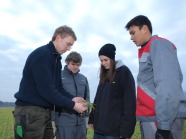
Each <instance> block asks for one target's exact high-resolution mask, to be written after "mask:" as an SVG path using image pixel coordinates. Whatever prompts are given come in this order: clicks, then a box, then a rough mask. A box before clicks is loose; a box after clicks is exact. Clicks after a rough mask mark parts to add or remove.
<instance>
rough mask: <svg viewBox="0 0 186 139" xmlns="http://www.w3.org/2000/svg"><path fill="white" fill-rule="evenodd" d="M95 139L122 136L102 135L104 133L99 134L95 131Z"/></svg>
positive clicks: (116, 138)
mask: <svg viewBox="0 0 186 139" xmlns="http://www.w3.org/2000/svg"><path fill="white" fill-rule="evenodd" d="M93 139H120V138H119V137H117V136H106V135H102V134H98V133H95V132H94V137H93Z"/></svg>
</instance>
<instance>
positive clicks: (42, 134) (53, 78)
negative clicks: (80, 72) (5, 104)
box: [14, 26, 87, 139]
mask: <svg viewBox="0 0 186 139" xmlns="http://www.w3.org/2000/svg"><path fill="white" fill-rule="evenodd" d="M76 39H77V38H76V35H75V33H74V31H73V30H72V29H71V28H70V27H68V26H60V27H59V28H57V29H56V30H55V32H54V35H53V37H52V41H50V42H49V43H48V44H46V45H44V46H41V47H39V48H37V49H36V50H34V51H33V52H32V53H31V54H30V55H29V56H28V58H27V60H26V64H25V67H24V69H23V77H22V79H21V82H20V87H19V91H18V92H17V93H16V94H15V98H16V99H17V100H16V102H15V103H16V107H15V110H14V118H15V138H16V139H18V138H19V136H20V135H18V134H17V128H18V127H20V126H21V128H22V130H23V134H22V135H21V136H23V138H24V139H52V138H53V136H54V135H53V130H52V125H51V116H50V111H51V109H52V108H53V107H54V105H55V106H57V107H61V108H66V109H68V110H75V111H77V112H79V113H82V112H84V111H86V110H87V106H85V105H84V104H82V103H78V102H82V101H85V100H84V99H83V98H80V97H74V96H72V95H70V94H69V93H68V92H66V91H65V90H64V88H63V86H62V83H61V68H62V65H61V54H63V53H65V52H66V51H69V50H70V49H71V46H72V45H73V44H74V42H75V41H76Z"/></svg>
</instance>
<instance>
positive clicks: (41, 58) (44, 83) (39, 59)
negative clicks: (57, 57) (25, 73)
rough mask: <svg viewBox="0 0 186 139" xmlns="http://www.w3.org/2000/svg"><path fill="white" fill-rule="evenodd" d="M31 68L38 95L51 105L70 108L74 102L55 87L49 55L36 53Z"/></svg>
mask: <svg viewBox="0 0 186 139" xmlns="http://www.w3.org/2000/svg"><path fill="white" fill-rule="evenodd" d="M31 68H32V69H31V70H32V74H33V77H34V80H35V83H36V86H37V89H38V92H39V95H40V96H41V97H42V98H43V99H45V100H46V101H48V102H49V103H51V104H53V105H56V106H58V107H64V108H67V109H69V110H72V109H73V107H74V105H75V103H74V102H73V101H72V100H70V99H68V98H67V97H65V96H63V95H62V94H61V93H60V92H59V91H58V90H57V89H56V87H55V82H54V79H53V72H52V69H53V68H54V65H53V64H52V58H51V55H50V54H46V53H42V54H38V55H37V56H36V57H34V58H33V59H32V61H31Z"/></svg>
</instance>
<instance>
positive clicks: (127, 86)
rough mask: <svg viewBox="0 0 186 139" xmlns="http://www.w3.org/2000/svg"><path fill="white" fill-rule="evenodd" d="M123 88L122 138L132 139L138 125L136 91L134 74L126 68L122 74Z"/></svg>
mask: <svg viewBox="0 0 186 139" xmlns="http://www.w3.org/2000/svg"><path fill="white" fill-rule="evenodd" d="M120 84H121V88H122V92H123V112H124V114H123V117H122V119H121V124H120V136H122V137H125V138H130V137H131V136H132V135H133V133H134V130H135V125H136V114H135V112H136V91H135V82H134V78H133V75H132V73H131V72H130V70H129V69H128V68H127V67H126V66H125V68H124V69H123V70H122V73H121V82H120Z"/></svg>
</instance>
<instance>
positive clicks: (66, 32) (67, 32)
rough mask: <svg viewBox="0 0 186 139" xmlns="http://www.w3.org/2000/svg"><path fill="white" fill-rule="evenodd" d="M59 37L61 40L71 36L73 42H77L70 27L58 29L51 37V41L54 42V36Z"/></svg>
mask: <svg viewBox="0 0 186 139" xmlns="http://www.w3.org/2000/svg"><path fill="white" fill-rule="evenodd" d="M58 34H59V35H60V36H61V37H62V38H64V37H66V36H71V37H72V38H73V39H74V40H75V41H76V40H77V37H76V34H75V32H74V31H73V30H72V28H71V27H68V26H66V25H64V26H60V27H58V28H57V29H56V30H55V32H54V35H53V36H52V41H55V39H56V36H57V35H58Z"/></svg>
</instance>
